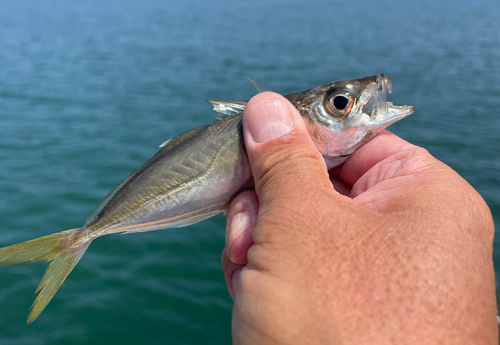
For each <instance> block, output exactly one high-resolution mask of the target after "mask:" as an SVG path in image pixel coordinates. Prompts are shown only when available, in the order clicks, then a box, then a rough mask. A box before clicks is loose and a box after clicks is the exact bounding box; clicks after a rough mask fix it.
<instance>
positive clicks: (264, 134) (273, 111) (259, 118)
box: [245, 95, 293, 143]
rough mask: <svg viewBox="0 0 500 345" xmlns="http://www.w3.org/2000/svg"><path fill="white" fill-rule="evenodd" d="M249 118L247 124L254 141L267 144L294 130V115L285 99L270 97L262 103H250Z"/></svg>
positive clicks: (247, 110) (246, 110) (248, 108)
mask: <svg viewBox="0 0 500 345" xmlns="http://www.w3.org/2000/svg"><path fill="white" fill-rule="evenodd" d="M245 112H246V113H250V114H251V116H248V117H247V119H248V121H247V124H248V130H249V132H250V135H251V136H252V139H253V141H255V142H257V143H265V142H267V141H270V140H273V139H276V138H279V137H281V136H283V135H285V134H288V133H290V131H291V130H292V129H293V119H292V114H291V113H290V110H289V108H288V104H287V103H285V100H284V99H280V98H277V96H274V95H270V96H269V97H268V98H263V99H262V100H261V101H260V102H257V103H253V102H251V103H250V107H247V109H245Z"/></svg>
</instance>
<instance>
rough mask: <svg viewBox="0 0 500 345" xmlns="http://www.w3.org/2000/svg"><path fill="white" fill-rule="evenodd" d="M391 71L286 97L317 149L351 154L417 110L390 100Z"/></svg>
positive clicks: (324, 152)
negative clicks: (299, 115) (298, 114)
mask: <svg viewBox="0 0 500 345" xmlns="http://www.w3.org/2000/svg"><path fill="white" fill-rule="evenodd" d="M387 91H389V93H391V92H392V81H391V78H390V77H389V76H388V75H387V74H378V75H374V76H371V77H366V78H362V79H353V80H342V81H338V82H335V83H331V84H326V85H323V86H319V87H316V88H314V89H311V90H307V91H304V92H299V93H294V94H290V95H286V96H285V97H286V98H287V99H288V100H290V102H291V103H292V104H293V105H294V106H295V107H296V108H297V109H298V110H299V112H300V113H301V115H302V117H303V119H304V122H305V123H306V127H307V129H308V131H309V134H310V135H311V138H312V139H313V141H314V143H315V145H316V147H317V149H318V150H319V151H320V152H321V154H322V155H323V156H324V157H325V158H327V157H339V156H347V155H349V154H351V153H353V152H354V151H355V150H356V149H357V148H359V147H360V146H362V145H363V144H365V143H367V142H368V141H369V140H371V139H372V138H374V137H375V136H376V135H377V133H379V132H380V131H381V130H382V129H384V128H386V127H387V126H389V125H391V124H393V123H395V122H397V121H399V120H401V119H403V118H405V117H406V116H408V115H410V114H411V113H413V111H414V108H413V107H412V106H406V105H404V106H395V105H394V104H392V103H391V102H387V101H386V92H387Z"/></svg>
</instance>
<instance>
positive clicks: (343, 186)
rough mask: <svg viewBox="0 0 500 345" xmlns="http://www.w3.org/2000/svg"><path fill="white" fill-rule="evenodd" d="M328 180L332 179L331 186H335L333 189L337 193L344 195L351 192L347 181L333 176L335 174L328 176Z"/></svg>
mask: <svg viewBox="0 0 500 345" xmlns="http://www.w3.org/2000/svg"><path fill="white" fill-rule="evenodd" d="M330 181H332V184H333V188H335V190H336V191H337V192H338V193H340V194H342V195H346V196H348V195H349V194H351V189H352V186H350V185H348V184H347V183H345V182H344V181H342V180H341V179H340V178H339V177H338V176H335V175H333V176H330Z"/></svg>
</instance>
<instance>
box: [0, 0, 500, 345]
mask: <svg viewBox="0 0 500 345" xmlns="http://www.w3.org/2000/svg"><path fill="white" fill-rule="evenodd" d="M311 4H313V5H311ZM498 18H500V6H499V3H498V1H488V0H479V1H474V2H470V1H468V2H465V1H430V0H429V1H425V0H424V1H421V2H419V3H418V4H407V3H403V2H398V1H386V0H383V1H377V2H372V1H369V0H360V1H356V2H355V4H354V3H353V4H347V3H346V2H341V1H338V2H335V1H254V2H252V4H248V3H247V2H234V1H228V0H227V1H210V2H206V1H201V0H200V1H185V2H182V4H180V2H179V1H152V0H151V1H141V2H132V1H129V2H127V1H105V2H98V1H90V2H85V4H77V3H76V2H72V3H71V4H70V3H68V2H65V1H43V2H36V1H23V2H14V1H12V2H9V1H5V2H2V10H1V11H0V224H1V226H0V245H2V246H3V245H8V244H12V243H16V242H20V241H24V240H28V239H31V238H35V237H39V236H42V235H47V234H50V233H53V232H56V231H61V230H65V229H69V228H76V227H80V226H81V225H82V224H83V223H84V222H85V219H86V218H87V216H88V215H89V214H90V213H91V212H92V210H93V209H94V207H95V206H96V205H97V204H98V203H99V202H100V200H101V199H102V198H103V197H104V196H105V195H106V194H107V193H108V192H109V191H110V190H111V189H112V188H113V187H114V186H115V185H117V184H118V183H119V182H120V181H121V180H122V179H124V178H125V177H127V176H128V175H129V174H130V173H132V172H133V171H134V170H135V169H137V168H138V167H139V166H140V165H141V164H142V163H143V162H145V161H146V160H147V159H148V158H149V157H151V156H152V155H154V154H155V153H156V151H157V150H158V145H159V144H161V143H162V142H163V141H165V140H166V139H168V138H171V137H173V136H175V135H177V134H179V133H182V132H183V131H186V130H188V129H191V128H194V127H196V126H200V125H204V124H207V123H211V122H212V121H213V117H214V114H215V113H213V112H212V111H211V110H210V106H209V104H208V103H206V102H205V99H210V98H226V99H248V98H250V97H251V96H253V95H254V94H255V91H254V90H253V87H252V86H251V85H250V83H248V81H246V80H245V79H244V78H243V76H244V75H248V76H251V77H252V78H254V79H256V80H258V81H260V82H262V83H263V84H265V85H266V86H267V87H268V88H270V89H272V90H274V91H277V92H280V93H288V92H293V91H299V90H304V89H307V88H310V87H313V86H317V85H320V84H324V83H327V82H331V81H334V80H339V79H346V78H347V79H351V78H361V77H364V76H367V75H372V74H376V73H387V74H389V75H391V77H392V79H393V83H394V94H393V95H391V96H390V99H391V100H392V101H393V102H394V103H395V104H411V105H414V106H415V108H416V109H417V111H416V113H415V114H414V115H412V116H411V117H409V118H408V119H405V120H404V121H402V122H400V123H398V124H396V125H394V126H393V127H391V128H392V130H393V131H394V132H395V133H397V134H398V135H400V136H401V137H403V138H405V139H406V140H409V141H410V142H412V143H415V144H417V145H420V146H423V147H425V148H427V149H428V150H429V151H430V152H431V153H432V154H434V155H435V156H436V157H438V158H439V159H441V160H443V161H444V162H445V163H447V164H448V165H450V166H451V167H453V168H454V169H455V170H457V171H458V172H459V173H460V174H461V175H462V176H463V177H464V178H466V179H467V180H468V181H469V182H470V183H471V184H472V185H473V186H474V187H475V188H476V189H477V190H478V191H479V192H480V193H481V195H482V196H483V197H484V198H485V199H486V201H487V203H488V205H489V206H490V208H491V210H492V212H493V215H494V218H495V222H496V224H497V226H498V224H500V134H499V133H500V114H499V112H500V111H499V109H500V86H499V82H498V80H499V77H500V24H499V19H498ZM224 221H225V220H224V217H222V216H218V217H215V218H213V219H210V220H208V221H205V222H202V223H199V224H196V225H194V226H191V227H187V228H182V229H173V230H167V231H157V232H151V233H145V234H134V235H127V236H118V235H115V236H109V237H104V238H101V239H99V240H97V241H95V242H94V243H93V244H92V246H91V247H90V249H89V250H88V251H87V253H86V255H85V256H84V258H83V259H82V261H81V262H80V264H79V265H78V266H77V268H76V269H75V270H74V272H73V273H72V274H71V276H70V277H69V278H68V280H67V282H66V283H65V284H64V285H63V287H62V288H61V290H60V291H59V292H58V294H57V295H56V297H55V298H54V300H53V301H52V302H51V303H50V304H49V306H48V308H47V309H46V311H45V312H44V313H43V314H42V315H41V317H40V318H39V319H38V320H37V321H36V322H35V323H34V324H32V325H30V326H26V324H25V321H26V317H27V314H28V308H29V306H30V305H31V303H32V301H33V291H34V290H35V288H36V286H37V285H38V282H39V280H40V278H41V276H42V274H43V271H44V269H45V266H46V265H45V264H43V263H41V264H31V265H21V266H14V267H2V268H1V270H0V308H1V310H2V313H0V344H142V343H147V344H229V343H230V318H231V307H232V302H231V299H230V298H229V296H228V294H227V292H226V290H225V285H224V281H223V276H222V272H221V269H220V254H221V251H222V248H223V246H224ZM499 249H500V242H498V240H497V241H496V242H495V253H494V258H495V263H496V265H497V267H500V250H499Z"/></svg>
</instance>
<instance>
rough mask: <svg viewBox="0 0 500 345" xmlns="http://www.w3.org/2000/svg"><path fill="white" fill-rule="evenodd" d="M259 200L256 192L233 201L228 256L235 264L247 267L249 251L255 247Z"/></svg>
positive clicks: (227, 223) (249, 192) (228, 221)
mask: <svg viewBox="0 0 500 345" xmlns="http://www.w3.org/2000/svg"><path fill="white" fill-rule="evenodd" d="M258 212H259V199H258V198H257V194H256V193H255V190H253V189H251V190H246V191H243V192H241V193H240V194H239V195H237V196H236V198H234V199H233V201H231V203H230V204H229V207H228V212H227V222H226V254H227V257H228V259H229V260H231V261H232V262H234V263H237V264H241V265H245V264H246V263H247V262H248V261H247V252H248V249H250V247H251V246H252V245H253V239H252V234H253V230H254V229H255V223H256V220H257V214H258Z"/></svg>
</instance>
